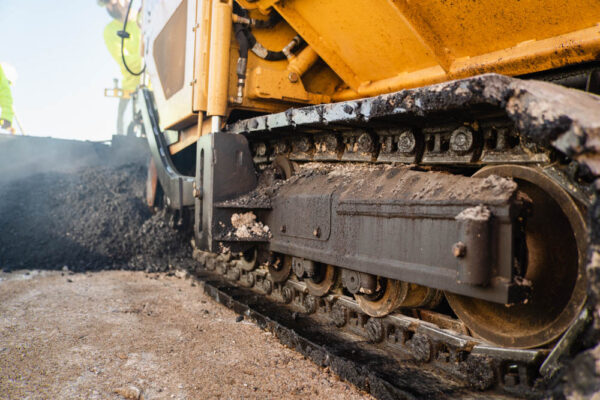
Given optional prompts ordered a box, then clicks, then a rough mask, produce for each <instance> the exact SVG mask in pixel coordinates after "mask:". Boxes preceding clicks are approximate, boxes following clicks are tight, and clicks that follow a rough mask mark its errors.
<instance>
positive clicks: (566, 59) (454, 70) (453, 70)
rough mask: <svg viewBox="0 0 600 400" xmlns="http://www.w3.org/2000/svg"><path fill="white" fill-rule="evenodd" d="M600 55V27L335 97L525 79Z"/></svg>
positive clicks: (367, 84)
mask: <svg viewBox="0 0 600 400" xmlns="http://www.w3.org/2000/svg"><path fill="white" fill-rule="evenodd" d="M597 54H600V25H596V26H594V27H592V28H587V29H582V30H579V31H575V32H571V33H568V34H565V35H560V36H555V37H552V38H549V39H544V40H539V41H528V42H525V43H522V44H520V45H517V46H514V47H511V48H507V49H502V50H499V51H495V52H492V53H488V54H483V55H480V56H476V57H466V58H462V59H457V60H455V61H454V62H453V63H452V65H451V67H450V70H449V72H448V73H446V72H445V71H444V70H443V69H442V67H441V66H437V67H432V68H426V69H423V70H419V71H415V72H410V73H403V74H400V75H397V76H394V77H391V78H387V79H382V80H380V81H376V82H364V83H362V84H361V85H359V87H358V90H356V91H355V90H352V89H346V90H343V91H340V92H338V93H335V94H334V95H333V96H332V100H333V101H344V100H352V99H357V98H362V97H368V96H376V95H379V94H383V93H390V92H395V91H399V90H402V89H409V88H415V87H421V86H426V85H431V84H435V83H440V82H444V81H448V80H453V79H461V78H466V77H469V76H474V75H479V74H483V73H488V72H496V73H500V74H505V75H521V74H527V73H532V72H539V71H545V70H549V69H554V68H559V67H564V66H566V65H574V64H580V63H582V62H586V61H594V60H595V57H596V55H597Z"/></svg>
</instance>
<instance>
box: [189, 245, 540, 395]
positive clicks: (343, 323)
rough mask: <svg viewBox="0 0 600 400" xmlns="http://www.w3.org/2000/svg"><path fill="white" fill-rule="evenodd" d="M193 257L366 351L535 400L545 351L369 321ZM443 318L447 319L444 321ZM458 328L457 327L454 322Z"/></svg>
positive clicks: (391, 320) (342, 305)
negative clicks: (360, 342) (358, 341)
mask: <svg viewBox="0 0 600 400" xmlns="http://www.w3.org/2000/svg"><path fill="white" fill-rule="evenodd" d="M194 258H195V259H196V260H197V261H199V262H200V266H201V267H204V266H206V268H207V269H208V270H210V271H212V273H216V274H217V275H219V276H221V277H223V278H225V279H227V281H229V282H231V283H232V284H234V285H236V286H238V287H243V288H246V289H251V290H252V292H254V293H260V294H263V295H264V296H263V297H264V298H266V299H268V300H269V301H271V302H276V303H279V304H281V305H285V307H288V308H291V309H293V310H295V312H297V313H301V314H302V315H306V316H310V317H312V318H316V319H320V320H325V321H328V324H329V325H334V326H336V327H337V328H338V329H339V330H340V332H348V333H350V334H353V335H357V336H359V337H362V338H364V339H366V341H367V342H368V343H370V345H371V346H374V347H375V348H377V349H380V350H385V352H386V353H389V354H393V355H395V356H396V357H397V358H399V359H402V360H406V359H410V360H413V361H414V362H417V363H418V364H419V365H421V366H423V365H426V366H428V367H429V368H433V369H434V370H437V371H443V372H444V373H445V374H448V375H449V376H451V377H452V378H454V379H457V380H458V381H461V382H464V383H465V384H467V385H468V386H470V387H471V388H473V389H476V390H492V391H494V392H497V391H500V392H502V393H507V394H511V395H518V396H526V397H538V396H540V395H541V393H542V392H541V391H540V389H539V388H538V386H539V382H540V379H541V378H542V377H541V375H540V372H539V371H540V366H541V365H542V363H543V362H544V360H545V359H546V357H547V356H548V354H549V352H550V351H549V350H548V349H534V350H519V349H507V348H501V347H496V346H493V345H489V344H486V343H484V342H482V341H481V340H478V339H476V338H474V337H471V336H468V335H465V334H462V333H458V332H455V331H453V330H450V329H446V328H444V327H443V326H441V325H447V324H435V323H432V322H428V321H424V320H422V319H418V318H414V317H411V316H408V315H404V314H402V313H394V314H391V315H388V316H386V317H383V318H373V317H370V316H368V315H367V314H365V313H364V312H362V311H361V309H360V307H359V306H358V304H357V303H356V301H355V300H354V299H353V298H351V297H348V296H344V295H337V294H330V295H326V296H324V297H315V296H312V295H310V294H309V292H308V289H307V287H306V285H305V284H304V283H303V282H301V281H297V280H293V279H288V280H287V281H285V282H283V283H274V282H273V281H271V280H270V277H269V274H268V272H267V271H265V270H264V269H257V270H254V271H250V272H246V271H241V270H240V269H239V268H237V267H236V264H235V261H230V260H229V258H228V257H223V256H222V255H219V256H217V255H215V254H212V253H206V252H202V251H199V250H196V251H195V252H194ZM446 318H448V317H446ZM457 326H460V322H457Z"/></svg>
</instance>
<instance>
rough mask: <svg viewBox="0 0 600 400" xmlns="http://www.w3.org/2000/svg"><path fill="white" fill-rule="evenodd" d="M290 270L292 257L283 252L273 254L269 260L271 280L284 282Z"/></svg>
mask: <svg viewBox="0 0 600 400" xmlns="http://www.w3.org/2000/svg"><path fill="white" fill-rule="evenodd" d="M291 271H292V258H291V257H289V256H284V255H283V254H275V255H273V257H272V259H271V261H270V262H269V274H270V275H271V279H272V280H273V282H277V283H280V282H285V281H286V280H287V278H289V276H290V273H291Z"/></svg>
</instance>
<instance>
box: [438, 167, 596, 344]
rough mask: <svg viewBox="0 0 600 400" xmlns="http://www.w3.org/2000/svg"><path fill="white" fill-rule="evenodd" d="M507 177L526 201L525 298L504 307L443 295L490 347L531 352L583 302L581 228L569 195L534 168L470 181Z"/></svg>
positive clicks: (495, 171) (491, 170) (486, 171)
mask: <svg viewBox="0 0 600 400" xmlns="http://www.w3.org/2000/svg"><path fill="white" fill-rule="evenodd" d="M490 175H498V176H503V177H508V178H512V179H514V180H515V182H517V184H518V186H519V190H520V191H522V192H524V193H525V194H526V195H527V196H528V197H529V198H531V200H532V213H531V215H530V216H529V217H528V218H527V221H526V226H525V242H526V245H527V263H526V264H527V265H526V271H525V276H524V277H525V279H527V280H529V281H530V282H531V283H532V293H531V297H530V299H528V301H527V302H525V303H524V304H516V305H511V306H507V305H504V304H497V303H492V302H488V301H485V300H479V299H474V298H470V297H466V296H460V295H456V294H452V293H446V298H447V299H448V303H449V304H450V306H451V307H452V309H453V310H454V312H455V313H456V315H457V316H458V317H459V318H460V319H461V320H462V321H463V322H464V323H465V324H466V325H467V327H468V328H469V329H470V330H471V331H472V332H473V333H474V334H475V335H476V336H479V337H481V338H483V339H485V340H487V341H490V342H492V343H495V344H498V345H501V346H505V347H514V348H531V347H538V346H542V345H545V344H547V343H550V342H552V341H553V340H555V339H557V338H558V337H559V336H560V335H561V334H562V333H563V332H564V331H565V330H566V329H567V328H568V327H569V325H570V324H571V323H572V322H573V321H574V320H575V319H576V318H577V315H578V314H579V312H580V311H581V308H582V307H583V304H584V302H585V299H586V287H587V282H586V278H585V276H586V274H585V246H586V227H585V222H584V218H583V216H582V211H581V209H580V208H579V207H578V206H577V204H576V203H575V202H574V201H573V199H572V198H571V196H569V194H568V193H567V192H566V191H565V190H564V189H563V188H562V187H560V186H559V185H558V184H557V183H556V182H554V181H553V180H552V179H550V178H549V177H547V176H546V175H544V174H543V172H542V171H541V170H540V169H538V168H532V167H524V166H492V167H487V168H483V169H481V170H480V171H478V172H477V173H476V174H475V175H474V177H479V178H485V177H488V176H490Z"/></svg>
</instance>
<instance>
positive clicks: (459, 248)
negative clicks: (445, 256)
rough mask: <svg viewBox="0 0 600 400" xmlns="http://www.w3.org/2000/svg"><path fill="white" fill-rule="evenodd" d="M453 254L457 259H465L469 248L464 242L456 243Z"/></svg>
mask: <svg viewBox="0 0 600 400" xmlns="http://www.w3.org/2000/svg"><path fill="white" fill-rule="evenodd" d="M452 254H453V255H454V257H456V258H461V257H464V256H465V255H466V254H467V246H466V245H465V244H464V243H463V242H457V243H454V246H452Z"/></svg>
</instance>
